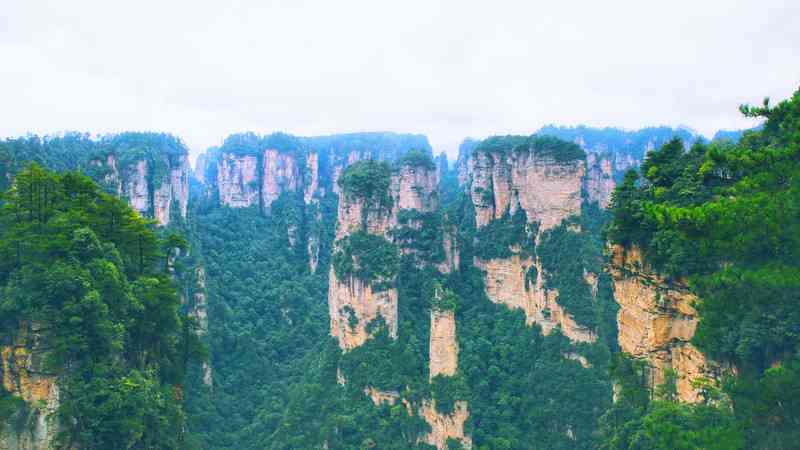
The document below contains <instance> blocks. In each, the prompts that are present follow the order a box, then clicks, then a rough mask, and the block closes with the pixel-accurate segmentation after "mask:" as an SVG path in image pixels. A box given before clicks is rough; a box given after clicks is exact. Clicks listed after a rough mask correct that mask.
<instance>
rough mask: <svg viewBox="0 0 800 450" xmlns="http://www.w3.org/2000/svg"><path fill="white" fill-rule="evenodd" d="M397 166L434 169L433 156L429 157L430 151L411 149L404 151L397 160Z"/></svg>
mask: <svg viewBox="0 0 800 450" xmlns="http://www.w3.org/2000/svg"><path fill="white" fill-rule="evenodd" d="M397 166H398V167H406V166H407V167H417V168H421V169H427V170H435V169H436V163H434V162H433V158H431V155H430V152H424V151H422V150H416V149H414V150H411V151H409V152H407V153H405V154H404V155H403V156H401V157H400V159H399V160H398V161H397Z"/></svg>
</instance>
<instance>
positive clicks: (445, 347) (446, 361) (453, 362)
mask: <svg viewBox="0 0 800 450" xmlns="http://www.w3.org/2000/svg"><path fill="white" fill-rule="evenodd" d="M429 354H430V378H431V379H433V377H435V376H436V375H445V376H449V377H451V376H453V375H455V374H456V370H457V369H458V341H457V340H456V318H455V313H454V312H453V310H444V311H440V310H437V309H435V308H433V309H431V338H430V352H429Z"/></svg>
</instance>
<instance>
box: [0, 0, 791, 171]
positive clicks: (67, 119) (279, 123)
mask: <svg viewBox="0 0 800 450" xmlns="http://www.w3.org/2000/svg"><path fill="white" fill-rule="evenodd" d="M2 9H3V14H2V15H0V136H2V137H9V136H19V135H24V134H27V133H38V134H53V133H58V132H62V131H66V130H78V131H86V132H90V133H93V134H95V133H110V132H119V131H125V130H136V131H145V130H148V131H150V130H152V131H164V132H170V133H173V134H176V135H178V136H180V137H181V138H182V139H183V140H184V142H186V144H187V145H188V146H189V148H190V150H191V152H192V154H193V155H194V156H196V155H197V154H198V153H200V152H202V151H204V150H205V149H206V148H208V147H210V146H213V145H219V144H220V143H221V142H222V140H223V139H224V138H225V136H227V135H228V134H230V133H234V132H240V131H255V132H258V133H263V134H266V133H270V132H273V131H284V132H289V133H293V134H297V135H303V136H310V135H319V134H333V133H340V132H353V131H397V132H410V133H423V134H426V135H427V136H428V137H429V139H430V141H431V144H432V145H433V147H434V151H436V152H439V151H445V152H447V153H448V154H449V155H450V156H454V155H455V154H456V153H457V148H458V144H459V143H460V142H461V141H462V140H463V139H464V138H465V137H467V136H471V137H478V138H480V137H485V136H488V135H494V134H511V133H515V134H530V133H532V132H534V131H536V130H537V129H538V128H539V127H541V126H542V125H545V124H551V123H552V124H559V125H577V124H587V125H591V126H617V127H623V128H628V129H635V128H640V127H643V126H649V125H670V126H678V125H686V126H689V127H692V128H693V129H695V130H697V131H698V132H700V133H703V134H705V135H713V133H714V132H715V131H716V130H718V129H736V128H746V127H750V126H752V125H753V122H752V120H751V119H745V118H742V117H741V116H740V114H739V113H738V110H737V107H738V105H739V104H741V103H760V102H761V100H762V99H763V97H765V96H770V97H771V98H772V99H773V100H780V99H784V98H787V97H788V96H790V95H791V94H792V93H793V92H794V91H795V90H796V89H797V88H798V87H800V26H799V25H800V1H796V0H787V1H777V0H759V1H749V0H737V1H735V2H731V1H730V0H726V1H716V0H704V1H696V0H695V1H682V0H672V1H669V2H666V1H659V2H656V1H646V0H645V1H641V0H640V1H614V0H609V1H604V2H599V1H568V0H566V1H559V2H550V1H548V2H545V1H535V0H530V1H509V2H505V1H500V0H495V1H474V2H473V1H469V0H461V1H433V0H427V1H416V0H404V1H381V0H371V1H349V0H335V1H332V0H328V1H310V0H309V1H304V0H293V1H285V2H279V1H274V2H270V1H264V0H262V1H203V0H193V1H180V0H171V1H165V0H160V1H149V0H139V1H135V2H133V1H130V2H121V1H120V2H116V1H83V0H70V1H63V0H58V1H37V0H3V7H2Z"/></svg>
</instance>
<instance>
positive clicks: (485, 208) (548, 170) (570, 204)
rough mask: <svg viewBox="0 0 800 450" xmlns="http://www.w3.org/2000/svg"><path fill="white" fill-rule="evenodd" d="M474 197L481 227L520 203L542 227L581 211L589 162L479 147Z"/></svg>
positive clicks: (473, 167)
mask: <svg viewBox="0 0 800 450" xmlns="http://www.w3.org/2000/svg"><path fill="white" fill-rule="evenodd" d="M468 166H469V173H470V175H471V181H472V182H471V185H470V195H471V197H472V203H473V205H474V206H475V222H476V225H477V226H478V227H479V228H480V227H483V226H485V225H487V224H488V223H489V222H490V221H491V220H493V219H500V218H501V217H503V216H504V215H505V214H506V213H511V214H513V213H514V212H515V211H516V208H517V207H520V208H522V209H523V210H525V213H526V214H527V216H528V221H529V222H538V223H539V224H540V225H539V228H540V230H541V231H544V230H547V229H549V228H552V227H554V226H556V225H558V224H560V223H561V221H562V220H564V219H566V218H567V217H569V216H571V215H577V214H580V211H581V183H582V182H581V180H582V178H583V175H584V172H585V168H584V161H583V160H572V161H566V162H562V161H557V160H555V159H553V158H552V157H549V156H539V155H536V154H535V153H528V152H520V153H510V154H506V153H487V152H483V151H476V152H474V153H473V155H472V157H471V158H470V159H469V162H468Z"/></svg>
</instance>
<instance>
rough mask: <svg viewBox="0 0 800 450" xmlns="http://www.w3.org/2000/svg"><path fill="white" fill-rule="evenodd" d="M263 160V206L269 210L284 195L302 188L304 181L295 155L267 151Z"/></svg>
mask: <svg viewBox="0 0 800 450" xmlns="http://www.w3.org/2000/svg"><path fill="white" fill-rule="evenodd" d="M262 160H263V164H264V165H263V168H262V171H261V173H262V184H261V204H262V205H264V208H265V209H266V210H269V208H270V206H271V205H272V202H273V201H275V200H276V199H277V198H278V197H279V196H280V195H281V194H282V193H284V192H290V191H296V190H297V189H298V187H299V186H302V180H300V171H299V169H298V167H297V160H296V158H295V157H294V155H289V154H286V153H280V152H278V151H277V150H272V149H267V150H265V151H264V154H263V156H262Z"/></svg>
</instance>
